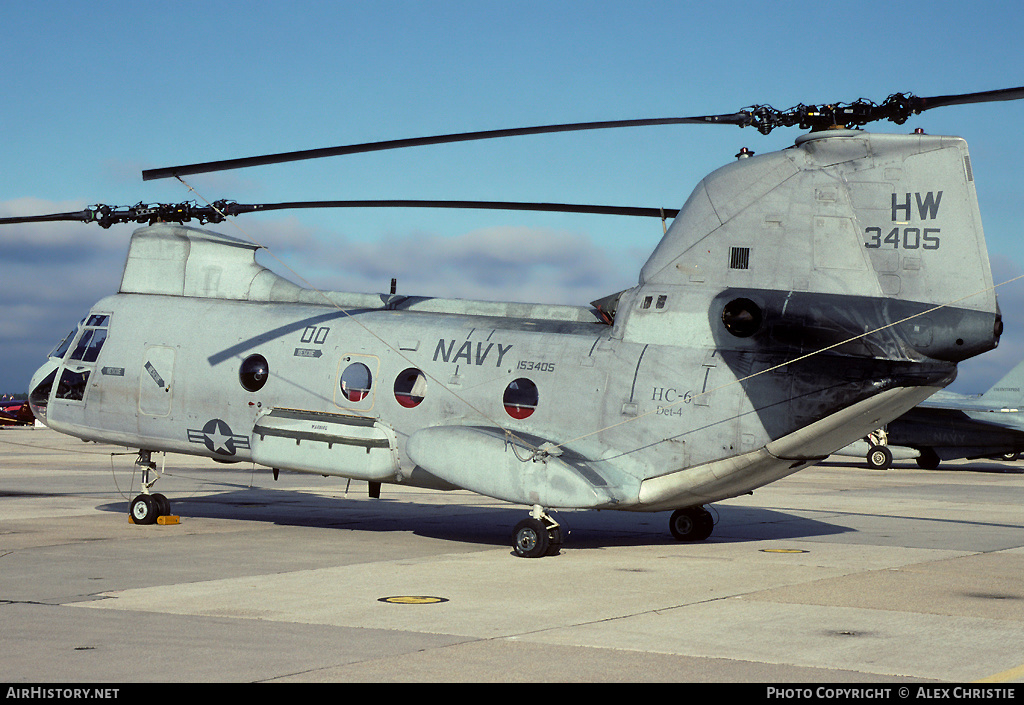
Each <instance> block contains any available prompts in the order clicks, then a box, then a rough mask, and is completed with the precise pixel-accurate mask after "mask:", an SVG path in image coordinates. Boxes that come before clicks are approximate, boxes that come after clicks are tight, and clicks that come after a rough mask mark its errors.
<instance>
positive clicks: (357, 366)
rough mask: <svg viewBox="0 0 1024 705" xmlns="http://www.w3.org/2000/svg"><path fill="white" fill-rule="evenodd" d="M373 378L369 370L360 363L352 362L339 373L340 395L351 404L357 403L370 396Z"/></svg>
mask: <svg viewBox="0 0 1024 705" xmlns="http://www.w3.org/2000/svg"><path fill="white" fill-rule="evenodd" d="M372 384H373V378H372V377H371V376H370V368H369V367H367V366H366V365H364V364H363V363H361V362H353V363H352V364H351V365H349V366H348V367H346V368H345V371H344V372H342V373H341V393H342V394H343V395H344V397H345V398H346V399H348V400H349V401H352V402H359V401H362V400H363V399H365V398H366V397H367V396H368V395H369V394H370V387H371V386H372Z"/></svg>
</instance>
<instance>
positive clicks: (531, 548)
mask: <svg viewBox="0 0 1024 705" xmlns="http://www.w3.org/2000/svg"><path fill="white" fill-rule="evenodd" d="M562 541H563V535H562V528H561V527H560V526H559V525H558V524H555V523H553V522H552V523H551V524H548V523H547V522H545V521H544V520H542V519H537V518H534V517H529V518H527V519H523V520H522V521H521V522H519V523H518V524H516V528H515V529H514V530H513V531H512V550H513V552H514V553H515V554H516V555H517V556H519V557H520V558H540V557H542V556H554V555H558V552H559V551H560V550H561V548H562Z"/></svg>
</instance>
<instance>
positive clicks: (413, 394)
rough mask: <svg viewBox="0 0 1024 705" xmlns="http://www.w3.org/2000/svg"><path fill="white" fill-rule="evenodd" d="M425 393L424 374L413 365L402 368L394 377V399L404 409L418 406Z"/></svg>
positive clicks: (425, 381)
mask: <svg viewBox="0 0 1024 705" xmlns="http://www.w3.org/2000/svg"><path fill="white" fill-rule="evenodd" d="M426 393H427V378H426V375H424V374H423V373H422V372H421V371H420V370H417V369H416V368H415V367H410V368H409V369H407V370H404V371H403V372H402V374H400V375H398V377H397V378H395V399H396V400H397V401H398V403H399V404H401V405H402V406H404V407H405V408H406V409H412V408H413V407H416V406H419V405H420V402H422V401H423V397H424V396H425V395H426Z"/></svg>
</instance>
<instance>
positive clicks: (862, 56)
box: [0, 0, 1024, 392]
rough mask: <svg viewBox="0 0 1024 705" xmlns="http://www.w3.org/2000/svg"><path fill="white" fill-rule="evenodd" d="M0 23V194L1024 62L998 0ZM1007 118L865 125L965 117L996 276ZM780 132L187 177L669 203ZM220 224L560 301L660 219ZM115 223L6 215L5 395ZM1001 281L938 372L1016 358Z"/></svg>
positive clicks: (43, 202) (123, 186) (1017, 249)
mask: <svg viewBox="0 0 1024 705" xmlns="http://www.w3.org/2000/svg"><path fill="white" fill-rule="evenodd" d="M0 20H2V22H3V26H4V40H3V42H2V43H0V51H2V52H3V59H4V66H5V70H4V71H3V72H0V95H2V96H3V103H2V108H0V131H2V134H3V140H2V141H0V214H4V215H14V214H25V213H32V212H52V211H62V210H71V209H78V208H81V207H83V206H85V205H87V204H94V203H107V204H111V205H131V204H134V203H137V202H139V201H146V202H177V201H182V200H192V199H194V198H195V197H194V196H192V195H191V194H190V193H189V192H188V191H187V190H185V188H184V187H183V186H182V185H181V184H179V183H178V182H176V181H150V182H143V181H142V180H141V176H140V172H141V170H142V169H144V168H152V167H161V166H170V165H174V164H183V163H191V162H196V161H206V160H211V159H224V158H231V157H239V156H247V155H252V154H262V153H267V152H279V151H287V150H294V149H306V148H314V147H323V146H332V145H338V144H349V143H358V142H366V141H374V140H384V139H396V138H403V137H416V136H423V135H431V134H441V133H450V132H462V131H471V130H486V129H498V128H505V127H515V126H521V125H536V124H548V123H562V122H578V121H590V120H615V119H628V118H643V117H665V116H678V115H700V114H707V113H725V112H733V111H735V110H738V109H739V108H742V107H745V106H748V105H752V104H758V103H769V104H772V105H774V106H775V107H777V108H788V107H791V106H793V105H795V104H797V103H801V102H803V103H825V102H837V101H838V102H848V101H853V100H856V99H858V98H861V97H863V98H868V99H871V100H875V101H877V102H881V101H882V100H884V99H885V98H886V96H888V95H889V94H890V93H894V92H913V93H915V94H917V95H922V96H931V95H944V94H949V93H964V92H973V91H980V90H990V89H995V88H1004V87H1011V86H1020V85H1024V52H1022V51H1021V46H1020V37H1021V36H1024V31H1022V30H1024V10H1022V9H1021V6H1020V4H1019V3H1017V2H976V3H962V2H956V3H953V2H902V3H891V2H875V1H868V2H860V3H855V4H852V5H851V4H847V5H831V6H829V5H827V4H826V5H823V4H822V3H821V2H788V3H787V2H776V3H686V2H678V1H676V2H644V1H642V0H640V1H637V0H632V1H630V2H620V3H611V2H550V1H549V2H531V1H519V2H481V1H479V0H477V1H476V2H443V1H435V2H412V1H409V2H387V1H375V2H360V3H357V2H339V1H335V2H302V1H301V0H300V1H298V2H288V3H284V2H280V3H271V2H253V1H251V0H250V1H248V2H217V1H205V2H188V1H176V2H173V3H172V2H160V1H156V2H146V3H129V2H84V1H82V2H49V3H12V2H8V3H5V5H4V7H3V10H2V11H0ZM1022 113H1024V101H1021V102H1017V103H997V104H988V105H980V106H959V107H953V108H947V109H942V110H935V111H931V112H928V113H925V114H924V115H922V116H919V117H916V118H914V119H912V120H911V121H910V122H908V123H907V124H906V125H903V126H895V125H892V124H889V123H886V124H881V125H878V126H876V127H875V128H874V129H877V130H880V131H893V132H895V131H899V132H906V131H909V130H912V129H913V128H914V127H923V128H925V130H926V131H927V132H929V133H932V134H957V135H961V136H963V137H965V138H966V139H967V140H968V143H969V145H970V147H971V154H972V160H973V164H974V170H975V176H976V183H977V186H978V190H979V200H980V202H981V207H982V215H983V218H984V223H985V230H986V235H987V238H988V244H989V250H990V254H991V256H992V261H993V269H994V272H995V275H996V278H997V280H1000V279H1008V278H1010V277H1011V276H1016V275H1017V274H1019V273H1021V272H1022V271H1024V244H1022V242H1021V237H1020V235H1021V226H1020V222H1019V220H1018V218H1017V211H1018V208H1019V205H1020V203H1021V200H1022V199H1021V186H1022V184H1024V177H1022V176H1021V170H1020V166H1019V161H1020V158H1019V156H1018V154H1019V152H1020V147H1021V143H1020V138H1019V135H1020V130H1019V123H1020V118H1021V116H1022ZM798 134H799V131H798V130H796V129H789V130H777V131H776V132H774V133H773V134H772V135H770V136H768V137H765V136H762V135H760V134H758V133H757V132H755V131H753V130H752V129H749V128H748V129H744V130H740V129H737V128H735V127H726V126H670V127H655V128H635V129H626V130H612V131H600V132H587V133H572V134H556V135H544V136H532V137H522V138H516V139H511V140H503V141H492V142H486V143H483V142H476V143H466V144H455V145H439V146H432V147H424V148H417V149H410V150H404V151H402V152H386V153H372V154H363V155H357V156H351V157H342V158H335V159H328V160H321V161H319V162H298V163H295V164H287V165H277V166H269V167H260V168H255V169H246V170H240V171H236V172H225V173H218V174H209V175H201V176H195V177H192V178H191V179H190V180H189V181H190V183H191V184H192V186H193V187H194V188H195V189H196V191H197V192H198V193H199V194H201V195H202V196H204V197H206V198H208V199H210V200H215V199H219V198H228V199H234V200H237V201H240V202H275V201H288V200H315V199H360V198H367V199H376V198H409V199H416V198H424V199H429V198H442V199H482V200H536V201H564V202H579V203H602V204H615V205H640V206H664V207H668V208H678V207H679V206H681V205H682V203H683V202H684V201H685V199H686V197H687V196H688V195H689V193H690V191H691V190H692V188H693V187H694V185H695V184H696V183H697V182H698V181H699V180H700V179H701V178H702V177H703V176H704V175H705V174H706V173H708V172H709V171H711V170H712V169H714V168H716V167H718V166H720V165H722V164H724V163H726V162H728V161H731V159H732V157H733V155H734V154H735V153H736V152H737V151H738V150H739V148H740V147H743V146H748V147H749V148H751V149H753V150H755V151H757V152H765V151H771V150H774V149H780V148H783V147H786V146H788V145H790V144H792V141H793V139H795V138H796V137H797V136H798ZM239 225H240V226H242V227H243V228H244V229H245V230H246V231H247V232H248V233H249V234H251V235H252V236H253V237H255V238H256V239H257V240H259V241H261V242H264V243H265V244H267V245H268V246H270V248H271V249H272V250H273V251H274V252H275V253H276V254H278V255H279V256H280V257H281V258H282V259H283V260H284V261H285V262H287V263H288V265H289V266H291V267H294V268H295V270H296V271H298V272H300V273H301V274H302V276H304V277H306V278H307V279H309V280H310V281H311V282H313V283H314V284H316V285H317V286H323V287H327V288H331V289H335V290H353V291H364V290H384V289H386V287H387V286H388V284H389V282H390V278H391V277H392V276H397V277H398V278H399V287H400V290H402V291H403V292H404V293H415V294H423V295H434V296H459V297H477V298H488V299H502V298H512V299H516V300H530V301H557V302H563V303H587V302H589V301H590V300H592V299H593V298H596V297H598V296H601V295H603V294H607V293H611V292H614V291H618V290H620V289H623V288H626V287H629V286H633V285H634V284H635V283H636V279H637V274H638V271H639V268H640V266H641V265H642V264H643V262H644V260H645V259H646V257H647V255H648V254H649V253H650V252H651V251H652V250H653V249H654V247H655V245H656V244H657V242H658V240H659V239H660V236H661V224H660V223H659V222H658V221H656V220H651V221H649V222H648V221H647V220H646V219H644V220H638V219H629V218H609V217H600V216H579V215H575V216H573V215H555V214H529V213H502V212H493V211H479V212H477V211H436V210H393V211H379V210H375V211H370V210H366V211H347V210H346V211H297V212H290V213H287V214H282V213H275V214H262V215H258V216H249V217H247V218H243V219H239ZM225 228H228V226H219V227H218V229H225ZM131 229H132V228H131V227H130V226H120V227H114V228H111V229H110V230H102V229H100V228H98V227H96V226H95V225H81V224H67V225H60V226H55V225H46V226H31V227H29V226H20V227H16V228H15V227H8V228H6V229H5V230H3V231H2V232H0V281H2V282H3V287H2V292H3V293H2V294H0V297H2V299H0V350H2V351H3V356H4V364H3V365H2V366H0V391H24V390H25V388H26V387H27V384H28V376H29V375H30V374H31V372H32V371H33V370H34V369H35V367H37V366H38V364H40V363H41V362H42V360H43V359H44V357H45V355H46V353H47V351H48V350H49V349H50V348H51V347H52V345H54V344H55V343H56V342H57V341H58V340H59V339H60V337H61V336H62V335H63V334H64V333H65V332H66V331H67V330H68V329H69V328H70V327H71V326H72V325H73V323H74V321H76V320H77V319H78V318H80V317H81V316H82V315H83V314H84V313H85V311H86V310H87V309H88V307H89V305H91V304H92V303H93V302H94V301H95V300H97V299H99V298H101V297H102V296H104V295H106V294H109V293H112V292H113V291H115V290H116V288H117V285H118V283H119V273H120V268H121V266H122V264H123V260H124V253H125V248H126V245H127V239H128V236H129V234H130V232H131ZM224 231H225V232H233V231H231V230H224ZM268 264H271V263H270V262H268ZM272 266H275V268H277V269H280V268H279V267H277V266H276V265H272ZM502 273H504V274H502ZM1000 300H1001V301H1002V302H1003V303H1002V305H1003V309H1004V312H1005V313H1006V316H1007V335H1006V336H1005V337H1004V342H1003V344H1002V345H1001V346H1000V348H999V349H997V350H996V351H993V352H991V353H987V354H986V355H984V356H982V357H981V358H979V359H978V360H976V361H972V362H969V363H966V364H964V365H962V366H961V375H960V379H959V380H958V381H957V383H956V384H955V386H954V389H955V390H957V391H963V392H980V391H983V390H984V389H986V388H987V387H988V386H989V385H990V384H991V383H992V382H994V381H995V379H996V378H998V377H999V376H1001V375H1002V373H1004V372H1005V371H1007V370H1008V369H1009V368H1010V367H1012V366H1013V364H1015V363H1016V362H1017V361H1019V360H1020V359H1021V357H1024V332H1022V333H1018V329H1024V306H1021V305H1019V304H1020V303H1024V284H1021V285H1011V286H1010V287H1006V288H1005V290H1001V291H1000ZM1015 302H1016V303H1015Z"/></svg>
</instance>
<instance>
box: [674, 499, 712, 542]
mask: <svg viewBox="0 0 1024 705" xmlns="http://www.w3.org/2000/svg"><path fill="white" fill-rule="evenodd" d="M668 528H669V531H671V532H672V535H673V536H675V537H676V540H678V541H703V540H704V539H706V538H707V537H708V536H711V532H712V530H713V529H714V528H715V520H714V518H712V516H711V512H709V511H708V510H707V509H705V508H704V507H684V508H683V509H677V510H675V511H674V512H672V516H671V518H670V519H669V520H668Z"/></svg>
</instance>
